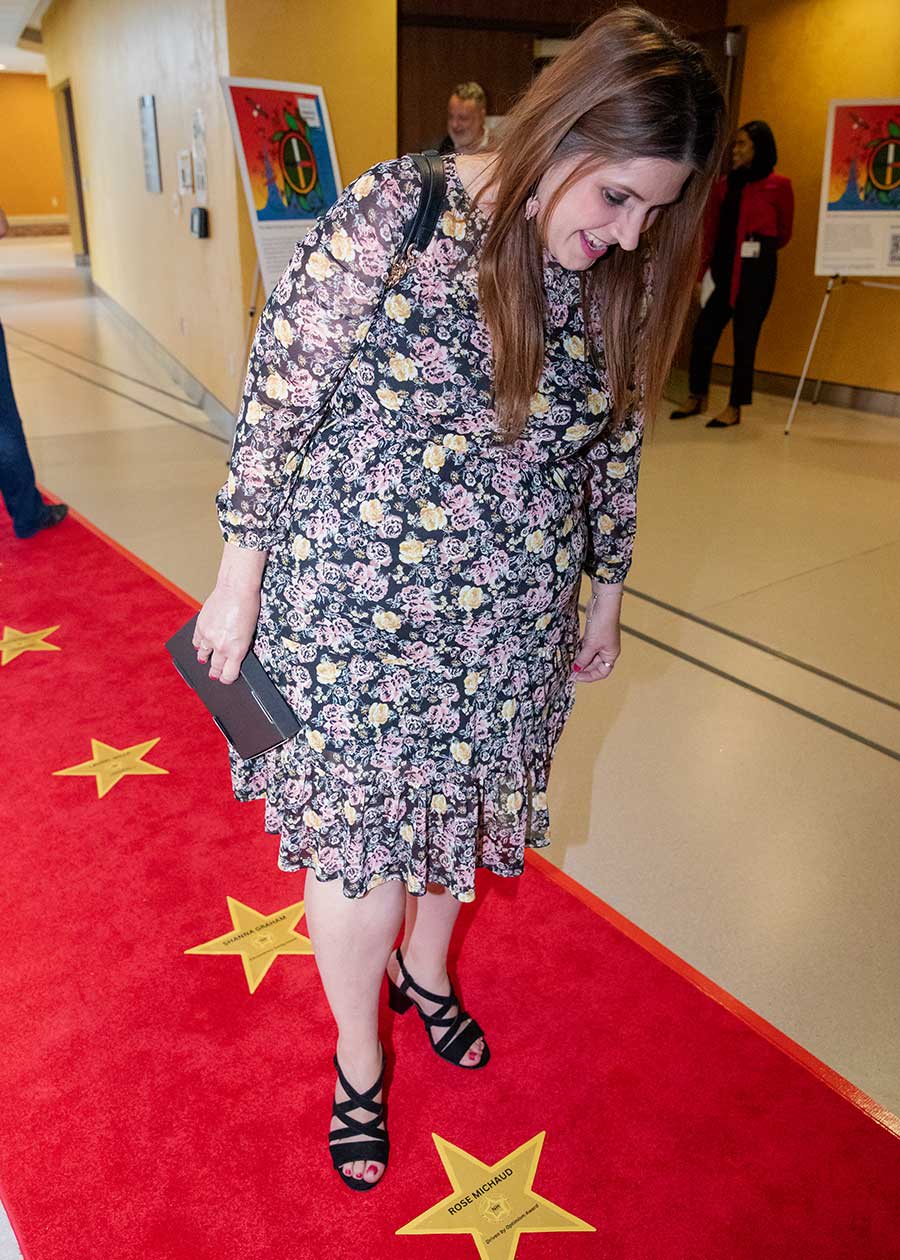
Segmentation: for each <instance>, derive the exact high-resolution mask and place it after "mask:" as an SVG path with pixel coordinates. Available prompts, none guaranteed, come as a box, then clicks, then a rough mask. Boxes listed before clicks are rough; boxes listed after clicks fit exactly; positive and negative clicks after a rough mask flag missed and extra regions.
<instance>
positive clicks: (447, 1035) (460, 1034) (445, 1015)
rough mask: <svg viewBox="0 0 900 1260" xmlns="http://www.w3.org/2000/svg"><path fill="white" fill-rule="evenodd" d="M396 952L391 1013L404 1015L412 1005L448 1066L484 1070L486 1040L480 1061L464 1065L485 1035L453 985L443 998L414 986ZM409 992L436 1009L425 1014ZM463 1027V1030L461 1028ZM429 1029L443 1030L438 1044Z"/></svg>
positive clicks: (390, 992) (390, 986) (487, 1053)
mask: <svg viewBox="0 0 900 1260" xmlns="http://www.w3.org/2000/svg"><path fill="white" fill-rule="evenodd" d="M396 952H397V966H398V967H399V968H400V984H399V985H398V984H395V983H394V981H393V980H392V979H391V977H390V976H388V1002H389V1003H390V1007H391V1010H392V1011H396V1012H397V1014H398V1015H403V1014H404V1013H405V1012H406V1011H408V1010H409V1008H410V1007H411V1006H414V1007H415V1008H416V1010H417V1011H418V1012H419V1016H420V1017H421V1019H422V1022H423V1023H424V1025H425V1027H426V1028H427V1029H428V1033H429V1040H430V1041H431V1044H432V1046H433V1047H434V1049H435V1050H436V1052H437V1053H438V1054H439V1055H440V1056H441V1058H442V1059H446V1060H447V1062H448V1063H454V1064H455V1065H456V1066H457V1067H461V1068H466V1069H468V1070H469V1071H474V1070H475V1069H476V1068H483V1067H485V1066H486V1064H487V1062H488V1060H489V1059H490V1057H491V1052H490V1050H489V1049H488V1046H487V1042H486V1041H485V1042H484V1050H483V1051H482V1054H481V1058H480V1059H479V1061H478V1062H477V1063H463V1056H464V1055H465V1053H466V1051H467V1050H468V1049H469V1048H470V1046H471V1045H472V1044H473V1042H475V1041H477V1040H478V1038H479V1037H481V1038H482V1039H484V1033H483V1032H482V1030H481V1028H480V1027H479V1025H478V1024H477V1022H476V1021H475V1020H474V1019H473V1018H472V1016H471V1015H469V1014H468V1013H467V1012H466V1011H464V1010H463V1008H462V1006H461V1005H460V1002H459V999H458V998H457V996H456V993H455V992H454V990H453V985H451V986H450V993H449V994H448V995H446V996H445V995H444V994H442V993H429V992H428V990H427V989H423V988H422V986H421V985H419V984H416V982H415V980H413V978H412V976H411V975H410V974H409V972H408V971H407V970H406V967H405V966H404V965H403V955H402V954H401V953H400V950H399V949H398V950H397V951H396ZM408 989H410V990H413V991H414V992H415V993H418V995H419V996H420V997H423V998H425V999H426V1001H428V1002H434V1003H435V1004H436V1005H437V1008H438V1009H437V1010H436V1011H435V1012H434V1014H433V1015H426V1014H425V1012H424V1011H423V1010H422V1008H421V1006H419V1004H418V1003H417V1002H415V1001H413V999H412V998H411V997H410V996H409V994H408V993H407V990H408ZM454 1006H455V1007H456V1008H457V1010H456V1014H455V1015H452V1014H451V1011H452V1010H453V1008H454ZM466 1021H468V1023H467V1022H466ZM464 1024H465V1027H463V1025H464ZM432 1028H442V1029H444V1031H443V1032H442V1033H441V1036H440V1037H438V1039H437V1041H435V1039H434V1038H433V1037H432V1036H431V1030H432Z"/></svg>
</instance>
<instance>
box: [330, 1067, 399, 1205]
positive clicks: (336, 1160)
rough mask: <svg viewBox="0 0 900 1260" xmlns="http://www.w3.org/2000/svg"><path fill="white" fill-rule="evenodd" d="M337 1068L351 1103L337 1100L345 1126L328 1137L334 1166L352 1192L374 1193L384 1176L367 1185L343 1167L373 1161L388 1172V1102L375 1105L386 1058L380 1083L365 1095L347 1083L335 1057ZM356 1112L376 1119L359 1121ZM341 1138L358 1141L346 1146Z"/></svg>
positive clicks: (380, 1076)
mask: <svg viewBox="0 0 900 1260" xmlns="http://www.w3.org/2000/svg"><path fill="white" fill-rule="evenodd" d="M334 1066H335V1070H336V1071H337V1074H338V1080H339V1081H340V1083H341V1089H343V1091H344V1093H345V1094H346V1095H347V1101H346V1102H338V1101H337V1099H335V1101H334V1104H333V1106H332V1109H331V1114H332V1116H337V1118H338V1120H340V1121H341V1125H342V1127H338V1128H337V1129H334V1130H332V1132H331V1133H329V1135H328V1149H329V1151H330V1152H331V1162H332V1163H333V1164H334V1167H335V1168H336V1169H337V1173H338V1176H339V1177H340V1179H341V1181H343V1183H344V1185H345V1186H349V1187H350V1189H351V1190H374V1189H375V1187H376V1186H377V1185H380V1184H381V1181H382V1178H383V1177H384V1173H382V1174H381V1177H379V1178H378V1181H366V1180H365V1178H363V1177H348V1176H347V1174H346V1173H345V1172H344V1171H343V1166H344V1164H352V1163H354V1161H355V1160H357V1159H366V1160H368V1159H373V1160H374V1161H375V1162H376V1164H384V1166H385V1170H387V1162H388V1154H389V1152H390V1148H391V1144H390V1140H389V1138H388V1135H387V1129H386V1127H385V1114H384V1100H383V1099H382V1101H381V1102H380V1103H377V1102H375V1101H373V1100H374V1098H375V1095H376V1094H377V1093H378V1091H379V1090H380V1089H381V1086H382V1083H383V1081H384V1054H382V1056H381V1071H380V1072H379V1074H378V1080H377V1081H376V1082H375V1084H374V1085H373V1086H372V1088H371V1089H367V1090H366V1092H365V1093H364V1094H359V1093H357V1091H356V1090H355V1089H354V1088H353V1086H352V1085H351V1084H350V1082H349V1081H348V1080H347V1078H346V1076H345V1075H344V1073H343V1072H342V1071H341V1065H340V1064H339V1063H338V1061H337V1055H335V1057H334ZM352 1111H369V1112H371V1113H372V1118H371V1120H357V1119H356V1117H355V1116H352V1115H351V1114H350V1113H351V1112H352ZM338 1138H355V1139H356V1141H354V1142H343V1141H338V1140H337V1139H338Z"/></svg>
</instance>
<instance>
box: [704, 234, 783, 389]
mask: <svg viewBox="0 0 900 1260" xmlns="http://www.w3.org/2000/svg"><path fill="white" fill-rule="evenodd" d="M760 244H761V252H760V256H759V258H743V259H742V260H741V283H740V287H739V288H738V295H737V302H736V304H735V305H734V307H732V306H731V303H730V300H729V289H730V277H729V278H728V279H727V280H726V279H719V280H717V281H716V287H715V289H714V290H713V292H712V294H711V295H710V298H709V301H708V302H707V303H706V305H705V306H704V307H703V310H702V311H701V312H700V315H699V318H698V319H697V323H696V324H695V326H694V337H693V341H692V342H691V367H690V384H689V388H690V391H691V393H692V394H694V395H695V396H696V397H703V396H705V395H706V394H708V393H709V377H710V373H711V371H712V361H713V355H714V354H715V352H716V346H717V345H718V344H719V338H720V337H721V336H722V333H723V332H724V331H725V326H726V324H727V323H728V321H729V320H730V319H733V320H734V370H733V372H732V374H731V396H730V398H729V402H730V403H731V405H732V407H745V406H748V405H749V404H750V403H751V402H752V401H753V363H754V360H755V358H756V346H757V343H758V342H759V334H760V331H761V329H762V326H763V320H764V319H765V318H766V316H767V315H768V313H769V307H770V306H771V305H772V295H773V294H774V292H775V276H776V272H777V270H778V262H777V255H776V251H775V243H774V241H772V242H769V241H762V242H760Z"/></svg>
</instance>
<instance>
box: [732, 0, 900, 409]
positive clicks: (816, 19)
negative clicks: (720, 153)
mask: <svg viewBox="0 0 900 1260" xmlns="http://www.w3.org/2000/svg"><path fill="white" fill-rule="evenodd" d="M728 22H729V25H733V26H746V27H747V56H746V63H745V68H744V81H743V88H742V93H741V106H740V118H741V121H749V120H750V119H751V118H764V119H765V120H766V121H767V122H768V123H769V125H770V126H771V127H772V129H773V131H774V132H775V137H776V140H777V142H778V154H779V160H778V170H779V171H780V172H781V173H782V174H783V175H787V176H789V178H790V179H791V180H792V182H793V185H794V193H795V195H796V198H797V217H796V221H795V228H794V239H793V241H792V242H791V243H790V245H788V246H787V248H786V249H784V250H782V252H781V253H780V254H779V273H778V289H777V291H776V294H775V301H774V303H773V306H772V310H771V312H770V314H769V317H768V319H767V320H766V323H765V325H764V327H763V333H762V337H761V339H760V346H759V351H758V354H757V359H756V363H757V367H758V368H760V369H763V370H766V371H770V372H785V373H788V374H790V375H793V376H799V374H800V372H801V370H802V368H803V360H804V357H805V355H806V351H807V349H808V346H809V340H810V337H811V335H812V331H813V328H814V326H815V322H816V316H817V315H818V311H819V306H820V303H821V300H822V294H823V293H824V291H825V284H826V281H825V279H824V278H817V277H816V276H815V275H814V274H813V269H814V266H815V247H816V224H817V218H818V208H819V188H820V180H821V175H822V159H823V149H824V142H825V124H826V119H827V110H828V102H829V100H831V99H832V98H834V97H837V98H841V97H845V98H853V97H860V98H865V97H890V96H896V95H897V93H898V91H900V8H898V6H897V3H896V0H729V4H728ZM898 345H900V294H893V293H884V292H881V291H879V290H877V289H862V288H859V287H858V286H853V287H852V288H850V287H848V288H846V289H843V290H841V291H839V292H838V293H837V295H836V297H834V298H832V301H831V304H830V309H829V312H828V315H827V317H826V322H825V325H824V327H823V332H822V336H821V338H820V340H819V348H818V350H817V352H816V355H815V357H814V359H813V363H812V371H813V375H814V376H819V375H822V376H824V377H825V379H826V380H830V381H840V382H842V383H844V384H848V385H858V386H865V387H868V388H870V389H883V390H891V391H900V356H898V355H897V353H896V347H897V346H898ZM723 357H724V356H723Z"/></svg>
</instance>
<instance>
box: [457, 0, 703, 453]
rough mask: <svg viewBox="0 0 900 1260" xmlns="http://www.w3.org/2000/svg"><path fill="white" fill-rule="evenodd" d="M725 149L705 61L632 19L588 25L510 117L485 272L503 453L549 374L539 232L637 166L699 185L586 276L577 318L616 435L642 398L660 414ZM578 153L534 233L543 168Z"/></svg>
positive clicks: (638, 17)
mask: <svg viewBox="0 0 900 1260" xmlns="http://www.w3.org/2000/svg"><path fill="white" fill-rule="evenodd" d="M724 142H725V107H724V102H723V99H722V94H721V92H720V90H719V87H718V85H717V83H716V80H715V78H714V76H713V74H712V71H711V70H710V68H709V65H708V64H707V61H706V58H705V56H704V54H703V52H702V50H701V49H700V48H698V47H697V45H696V44H692V43H690V42H688V41H687V40H685V39H681V38H679V37H678V36H677V35H675V34H674V32H673V31H671V30H670V29H669V27H668V26H666V25H665V23H663V22H661V21H660V20H659V19H658V18H657V17H654V16H653V14H651V13H648V12H647V11H646V10H645V9H640V8H636V7H629V8H621V9H614V10H613V11H612V12H610V13H607V14H605V15H604V16H603V17H600V18H598V19H597V21H595V22H593V23H592V24H591V25H590V26H589V27H588V28H587V29H586V30H585V31H583V32H582V34H581V35H580V36H579V37H578V39H577V40H575V41H574V43H573V44H572V46H571V47H570V48H568V49H567V50H566V51H565V52H564V53H563V54H562V55H561V56H560V57H559V58H558V59H557V60H556V61H554V62H553V63H552V64H551V65H550V66H548V67H547V69H546V70H544V71H543V73H542V74H541V75H540V77H539V78H538V79H537V80H536V81H535V83H533V84H532V86H531V87H530V88H529V89H528V91H527V92H526V93H525V95H524V96H523V97H522V98H521V100H520V101H519V102H518V103H517V105H516V106H515V107H514V109H513V110H512V111H511V113H510V114H509V116H508V118H507V120H506V122H505V124H504V127H503V130H502V135H501V138H500V140H499V141H498V143H497V144H496V146H495V150H494V152H495V157H494V160H493V161H492V163H491V170H490V174H491V177H492V187H493V188H494V189H495V190H496V192H495V208H494V211H493V213H492V216H491V223H490V227H489V229H488V233H487V237H486V239H485V244H484V250H483V252H482V257H481V262H480V267H479V296H480V299H481V305H482V309H483V311H484V315H485V319H486V321H487V324H488V327H489V329H490V331H491V336H492V340H493V348H494V397H495V407H496V411H497V417H498V423H499V428H500V432H501V433H502V435H503V437H504V438H505V439H506V440H512V439H514V438H516V437H518V435H519V434H520V433H521V432H522V429H523V427H524V425H525V420H526V417H527V415H528V404H529V400H530V398H531V395H532V393H533V392H534V391H535V389H536V388H537V384H538V380H539V378H540V374H541V369H542V367H543V363H544V332H543V310H544V292H543V276H542V244H541V236H540V226H541V225H542V224H543V223H545V222H546V220H547V217H548V216H549V215H550V214H551V213H552V210H553V207H554V205H555V204H556V202H557V201H558V199H559V197H560V196H561V195H562V194H563V193H564V192H565V191H566V189H567V187H569V186H570V184H572V183H574V182H575V180H576V179H578V178H580V177H581V176H582V175H583V174H584V173H585V171H588V170H590V169H591V167H592V166H597V165H600V164H606V163H621V162H625V161H630V160H631V159H633V158H663V159H666V160H668V161H672V162H684V163H687V164H688V165H689V166H690V167H691V168H692V174H691V175H690V176H689V178H688V180H687V182H686V184H685V187H684V190H683V192H682V195H681V197H680V198H679V200H678V202H677V204H675V205H672V206H670V207H667V208H666V209H665V210H663V211H661V213H660V215H659V218H658V219H657V221H656V222H655V223H654V224H653V225H652V227H650V228H649V229H648V230H647V232H646V233H645V234H644V235H643V236H642V238H641V243H640V245H639V246H638V248H637V249H635V250H634V251H632V252H626V251H625V250H622V249H621V248H618V247H617V248H615V249H613V250H612V251H611V253H610V255H609V256H608V257H606V258H605V259H604V260H603V261H602V262H601V263H600V264H599V265H596V264H595V265H594V266H593V267H591V268H590V269H589V270H588V271H587V272H585V273H582V277H581V282H582V305H583V310H584V312H585V335H586V337H587V338H588V339H590V337H591V334H592V333H593V334H594V337H595V338H596V337H597V336H598V335H599V336H600V337H602V340H603V350H604V356H605V361H606V370H607V374H608V377H609V384H610V390H611V393H612V399H613V409H614V417H615V422H616V423H619V422H620V421H621V420H622V419H623V417H624V416H625V415H626V414H627V413H628V412H629V411H630V410H631V409H632V408H633V407H634V406H635V405H636V400H637V396H638V395H640V398H641V405H642V406H643V408H644V409H645V410H646V412H647V413H648V415H650V416H652V415H653V413H654V411H655V407H656V403H657V401H658V399H659V395H660V393H661V392H662V387H663V384H664V382H665V378H666V374H667V373H668V370H669V365H670V363H671V361H672V356H673V354H674V353H675V349H676V347H677V344H678V338H679V335H680V332H681V326H682V323H683V321H684V317H685V315H686V313H687V307H688V304H689V302H690V294H691V287H692V282H693V279H694V273H695V270H696V267H697V259H698V254H699V249H700V225H701V220H702V216H703V209H704V206H705V204H706V198H707V195H708V193H709V187H710V184H711V182H712V180H713V178H714V176H715V173H716V170H717V168H718V165H719V161H720V155H721V152H722V147H723V145H724ZM582 154H583V156H584V165H583V166H582V165H581V164H579V165H577V166H576V168H575V170H574V171H573V172H572V174H571V175H570V176H569V177H568V178H567V179H566V181H565V182H564V183H563V184H562V185H561V187H560V188H559V189H558V190H557V192H556V194H555V195H554V197H553V198H552V199H551V201H550V204H549V205H547V206H544V207H542V210H541V215H540V218H539V219H531V220H527V219H526V218H525V214H524V207H525V203H526V202H527V200H528V198H529V197H530V196H531V195H532V194H533V193H534V190H535V187H536V186H537V183H538V181H539V179H540V178H541V176H542V175H543V174H544V172H545V171H546V170H547V169H548V167H550V166H551V165H552V164H553V163H554V162H556V161H559V160H563V159H566V158H571V157H573V156H575V157H577V156H580V155H582ZM648 274H649V275H650V276H651V277H652V279H651V283H652V289H653V294H654V297H653V299H652V300H651V301H649V303H648V301H647V284H648Z"/></svg>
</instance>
